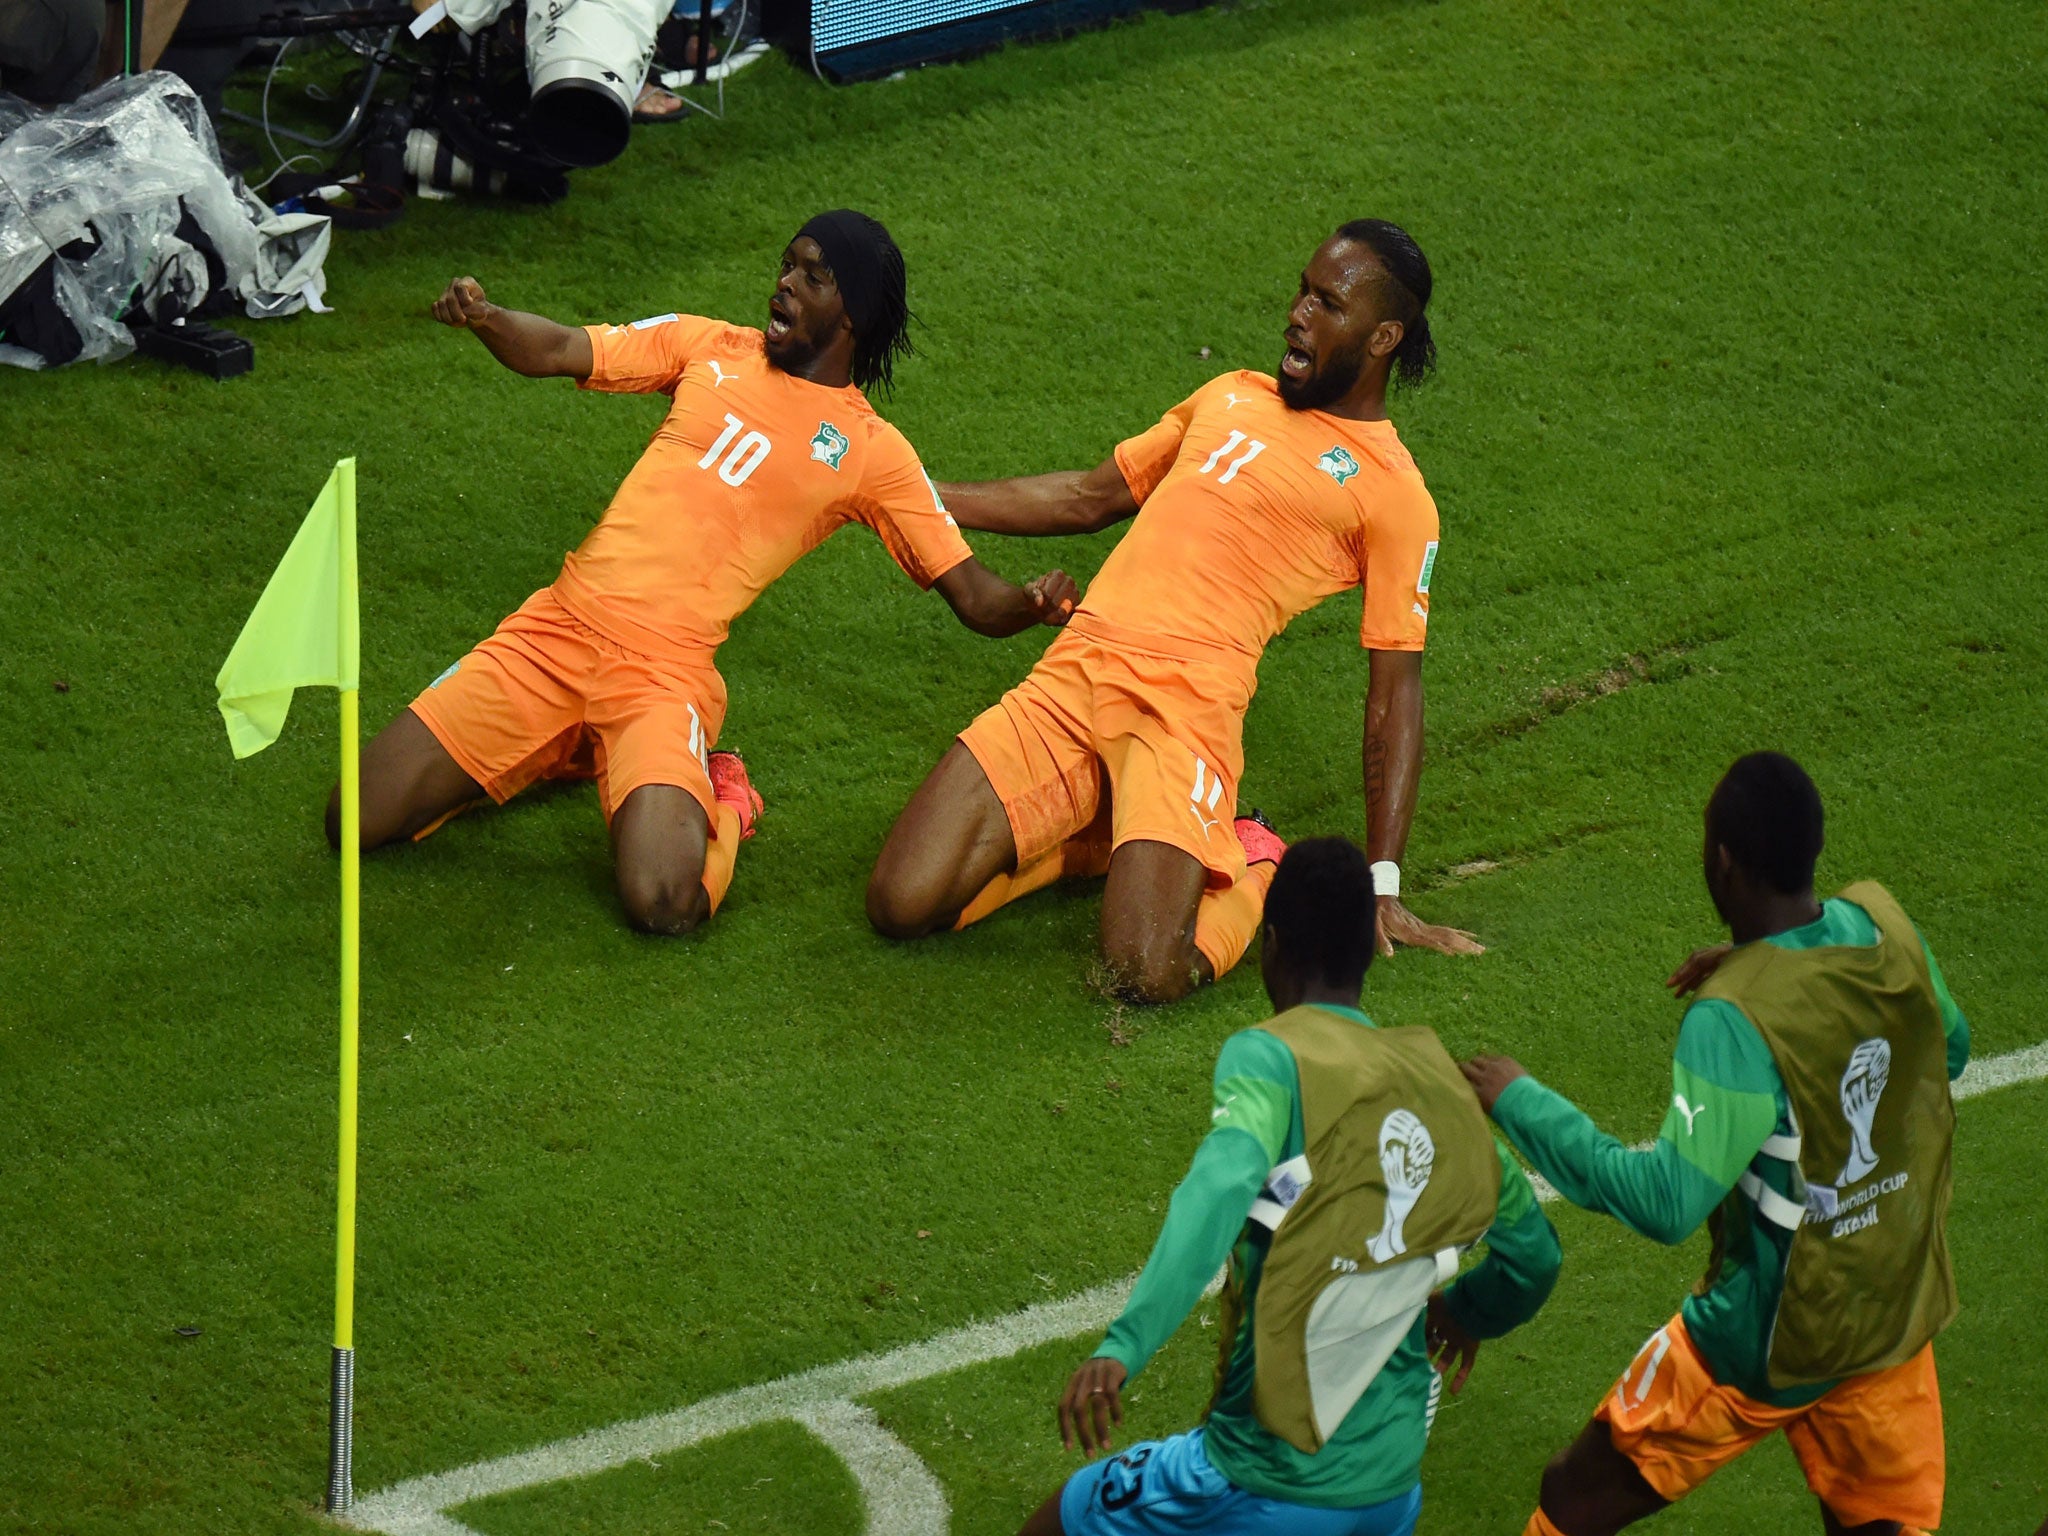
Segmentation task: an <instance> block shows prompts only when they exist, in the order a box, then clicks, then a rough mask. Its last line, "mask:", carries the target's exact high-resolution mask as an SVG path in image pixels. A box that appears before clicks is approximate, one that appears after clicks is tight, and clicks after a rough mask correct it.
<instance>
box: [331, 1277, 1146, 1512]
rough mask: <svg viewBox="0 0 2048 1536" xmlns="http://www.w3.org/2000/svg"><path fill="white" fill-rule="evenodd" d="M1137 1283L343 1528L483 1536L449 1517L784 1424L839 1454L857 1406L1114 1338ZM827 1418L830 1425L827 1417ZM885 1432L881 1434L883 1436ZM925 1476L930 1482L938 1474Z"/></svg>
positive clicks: (598, 1441)
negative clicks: (1101, 1332) (474, 1504)
mask: <svg viewBox="0 0 2048 1536" xmlns="http://www.w3.org/2000/svg"><path fill="white" fill-rule="evenodd" d="M1136 1278H1137V1277H1136V1276H1135V1275H1133V1276H1131V1277H1130V1278H1129V1279H1124V1280H1113V1281H1110V1282H1109V1283H1108V1284H1106V1285H1098V1286H1096V1287H1095V1288H1094V1289H1092V1290H1087V1291H1082V1292H1081V1293H1080V1294H1079V1295H1076V1296H1069V1297H1066V1298H1064V1299H1063V1300H1060V1301H1049V1302H1043V1303H1041V1304H1039V1305H1038V1306H1035V1307H1026V1308H1025V1309H1024V1310H1023V1311H1022V1312H1014V1313H1012V1314H1011V1315H1010V1316H1008V1317H999V1318H995V1319H993V1320H992V1321H989V1322H985V1323H972V1324H969V1325H968V1326H967V1327H965V1328H955V1329H953V1330H952V1331H951V1332H949V1333H942V1334H939V1335H938V1336H937V1337H935V1338H930V1339H922V1340H920V1341H918V1342H917V1343H915V1344H906V1345H904V1346H903V1347H902V1348H900V1349H892V1350H890V1351H889V1352H888V1353H887V1354H881V1355H862V1356H859V1357H858V1358H856V1359H852V1360H842V1361H838V1362H836V1363H834V1364H831V1365H821V1366H815V1367H813V1368H812V1369H810V1370H808V1371H800V1372H798V1373H797V1374H796V1375H794V1376H785V1377H783V1378H782V1379H781V1380H779V1381H769V1382H763V1383H761V1384H759V1385H757V1386H751V1387H741V1388H739V1389H738V1390H736V1391H732V1392H723V1393H720V1394H719V1395H718V1396H716V1397H708V1398H705V1399H703V1400H702V1401H700V1402H696V1403H692V1404H690V1405H689V1406H688V1407H686V1408H677V1409H674V1410H672V1411H670V1412H668V1413H657V1414H650V1415H648V1416H647V1417H646V1418H642V1419H629V1420H627V1421H626V1422H624V1423H620V1424H611V1425H607V1426H606V1427H604V1428H603V1429H593V1430H590V1431H588V1432H586V1433H584V1434H581V1435H576V1436H574V1437H572V1438H570V1439H567V1440H557V1441H555V1442H554V1443H553V1444H550V1445H543V1446H539V1447H536V1448H535V1449H533V1450H530V1451H521V1452H519V1453H518V1454H517V1455H512V1456H500V1457H497V1458H496V1459H494V1460H491V1461H479V1462H474V1463H472V1464H471V1465H469V1466H466V1467H457V1468H456V1469H455V1470H454V1471H452V1472H436V1473H433V1474H431V1475H429V1476H426V1477H415V1478H411V1479H408V1480H407V1481H405V1482H402V1483H399V1484H397V1485H395V1486H393V1487H391V1488H387V1489H385V1490H383V1491H382V1492H379V1493H374V1494H371V1495H370V1496H369V1497H367V1498H365V1499H361V1500H359V1501H357V1503H356V1505H355V1507H354V1508H352V1509H351V1510H349V1512H348V1513H347V1514H346V1515H344V1516H343V1517H342V1522H343V1523H344V1524H346V1525H350V1526H353V1527H355V1528H356V1529H358V1530H363V1531H379V1532H382V1533H383V1536H478V1533H477V1532H475V1531H473V1530H472V1529H471V1528H470V1527H468V1526H466V1525H463V1524H462V1523H461V1522H459V1521H457V1520H455V1519H453V1518H451V1517H450V1516H449V1515H448V1514H447V1513H446V1512H447V1511H448V1510H451V1509H455V1508H458V1507H459V1506H461V1505H464V1504H467V1503H470V1502H471V1501H473V1500H476V1499H485V1498H489V1497H491V1496H492V1495H494V1494H500V1493H511V1492H514V1491H515V1490H518V1489H521V1488H535V1487H539V1486H540V1485H542V1484H544V1483H554V1482H560V1481H561V1480H562V1479H564V1478H570V1477H588V1476H590V1475H591V1474H593V1473H596V1472H608V1471H610V1470H611V1469H612V1468H614V1467H623V1466H625V1465H627V1464H628V1463H629V1462H635V1461H646V1460H649V1459H650V1458H653V1457H656V1456H662V1455H666V1454H667V1453H669V1452H672V1451H679V1450H682V1449H683V1448H684V1447H686V1446H691V1445H696V1444H697V1443H699V1442H700V1441H704V1440H712V1439H716V1438H717V1437H718V1436H720V1435H729V1434H732V1433H733V1432H735V1431H736V1430H742V1429H750V1428H752V1427H754V1426H755V1425H757V1424H771V1423H775V1422H777V1421H780V1420H795V1421H796V1422H798V1423H802V1424H805V1425H806V1427H807V1428H809V1429H810V1430H811V1432H812V1433H813V1434H816V1435H818V1437H819V1438H820V1439H821V1440H825V1441H826V1443H827V1444H832V1443H833V1441H832V1440H831V1439H830V1438H828V1429H827V1428H821V1427H820V1425H821V1424H822V1425H825V1426H828V1427H829V1433H831V1434H833V1435H836V1436H837V1437H838V1438H839V1439H840V1440H842V1441H845V1442H847V1444H848V1446H850V1445H851V1442H852V1440H853V1438H854V1437H853V1434H852V1430H851V1429H850V1428H849V1422H850V1421H849V1420H848V1418H847V1414H849V1413H853V1414H858V1413H861V1412H864V1411H865V1410H862V1409H859V1408H857V1407H856V1406H855V1405H854V1403H853V1401H852V1400H853V1399H854V1398H856V1397H864V1396H867V1395H868V1394H870V1393H874V1392H881V1391H886V1390H887V1389H889V1388H891V1387H899V1386H904V1385H906V1384H908V1383H910V1382H913V1381H924V1380H927V1379H929V1378H931V1377H933V1376H942V1375H945V1374H946V1373H947V1372H949V1371H957V1370H962V1369H964V1368H965V1367H967V1366H971V1365H982V1364H985V1363H987V1362H988V1361H991V1360H1006V1359H1008V1358H1009V1357H1010V1356H1011V1355H1014V1354H1018V1353H1020V1352H1021V1351H1023V1350H1026V1349H1030V1348H1033V1347H1034V1346H1036V1345H1039V1344H1047V1343H1050V1342H1052V1341H1053V1340H1054V1339H1068V1338H1072V1337H1073V1336H1074V1335H1075V1334H1077V1333H1089V1332H1092V1331H1093V1330H1095V1329H1098V1328H1107V1327H1108V1326H1109V1325H1110V1323H1111V1322H1113V1321H1114V1320H1115V1319H1116V1315H1117V1314H1118V1313H1119V1312H1121V1311H1122V1310H1123V1305H1124V1300H1125V1298H1126V1297H1128V1296H1129V1295H1130V1293H1131V1283H1132V1281H1133V1280H1135V1279H1136ZM821 1414H822V1417H815V1416H817V1415H821ZM875 1430H876V1432H877V1433H881V1429H880V1425H879V1424H877V1425H876V1426H875ZM863 1443H864V1444H873V1443H874V1442H872V1441H868V1442H863ZM891 1443H892V1444H894V1445H895V1446H896V1447H897V1450H898V1451H899V1452H900V1455H901V1456H902V1457H905V1458H909V1459H910V1460H912V1461H914V1460H915V1457H914V1456H912V1454H911V1452H910V1450H909V1448H908V1447H906V1446H902V1445H901V1444H900V1442H894V1441H893V1440H892V1442H891ZM834 1449H841V1450H842V1454H844V1451H843V1448H842V1447H841V1446H839V1445H835V1446H834ZM848 1465H849V1467H851V1468H852V1470H853V1475H854V1478H855V1480H856V1481H858V1482H860V1483H861V1485H862V1490H863V1493H864V1494H868V1496H869V1504H870V1511H871V1514H870V1528H871V1529H878V1528H877V1527H875V1526H874V1525H873V1518H872V1508H873V1494H872V1492H871V1491H870V1489H869V1483H870V1477H869V1476H867V1475H864V1468H863V1466H861V1465H859V1464H856V1463H854V1462H852V1461H851V1460H849V1462H848ZM924 1475H925V1476H926V1477H927V1478H929V1477H930V1473H929V1472H926V1473H925V1474H924ZM931 1487H932V1489H933V1490H934V1491H936V1490H937V1488H938V1484H937V1483H936V1482H933V1483H932V1484H931ZM938 1499H939V1503H938V1515H937V1518H938V1521H939V1523H938V1524H937V1525H932V1526H928V1527H927V1528H928V1529H929V1530H931V1531H933V1532H934V1533H938V1536H942V1533H943V1532H944V1531H945V1529H946V1524H945V1496H944V1494H943V1493H941V1494H939V1495H938ZM909 1529H910V1528H906V1531H908V1530H909ZM892 1536H893V1530H892Z"/></svg>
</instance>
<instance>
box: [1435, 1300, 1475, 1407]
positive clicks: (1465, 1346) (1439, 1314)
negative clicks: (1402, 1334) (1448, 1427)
mask: <svg viewBox="0 0 2048 1536" xmlns="http://www.w3.org/2000/svg"><path fill="white" fill-rule="evenodd" d="M1422 1338H1423V1347H1424V1348H1425V1349H1427V1350H1428V1351H1429V1363H1430V1364H1431V1365H1432V1366H1433V1367H1435V1369H1436V1373H1437V1375H1439V1376H1445V1375H1449V1373H1450V1369H1451V1365H1452V1362H1454V1361H1455V1362H1456V1363H1457V1366H1458V1374H1457V1375H1455V1376H1452V1377H1451V1378H1450V1380H1449V1381H1447V1382H1446V1383H1445V1385H1446V1386H1448V1387H1449V1388H1450V1389H1451V1396H1453V1397H1456V1396H1457V1395H1458V1394H1459V1393H1460V1392H1461V1391H1463V1390H1464V1387H1465V1378H1466V1377H1468V1376H1470V1375H1471V1374H1472V1362H1473V1361H1475V1360H1477V1359H1478V1358H1479V1341H1478V1340H1477V1339H1475V1338H1473V1337H1472V1335H1471V1334H1469V1333H1467V1332H1466V1331H1465V1327H1464V1325H1463V1324H1462V1323H1460V1322H1459V1321H1458V1320H1457V1319H1456V1318H1455V1317H1453V1316H1451V1309H1450V1308H1449V1307H1447V1306H1445V1305H1444V1293H1443V1292H1442V1291H1433V1292H1431V1293H1430V1297H1429V1312H1428V1317H1427V1321H1425V1322H1424V1324H1423V1331H1422Z"/></svg>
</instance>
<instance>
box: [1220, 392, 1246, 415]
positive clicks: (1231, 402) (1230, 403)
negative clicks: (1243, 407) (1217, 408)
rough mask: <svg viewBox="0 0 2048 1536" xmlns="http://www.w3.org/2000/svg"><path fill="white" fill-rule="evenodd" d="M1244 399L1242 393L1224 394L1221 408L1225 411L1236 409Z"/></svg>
mask: <svg viewBox="0 0 2048 1536" xmlns="http://www.w3.org/2000/svg"><path fill="white" fill-rule="evenodd" d="M1244 399H1245V397H1244V396H1243V395H1234V394H1233V395H1225V396H1224V397H1223V409H1225V410H1226V411H1233V410H1236V409H1237V407H1238V406H1239V405H1240V404H1242V403H1243V402H1244Z"/></svg>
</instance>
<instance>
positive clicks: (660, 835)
mask: <svg viewBox="0 0 2048 1536" xmlns="http://www.w3.org/2000/svg"><path fill="white" fill-rule="evenodd" d="M709 846H710V822H709V821H708V820H707V819H706V818H705V815H704V810H703V807H702V806H700V805H698V804H697V802H696V800H695V798H693V797H692V796H691V795H690V793H689V792H688V791H687V790H684V789H680V788H678V787H676V786H675V785H673V784H644V785H642V786H641V787H640V788H638V789H636V790H634V791H633V792H632V793H631V794H629V795H627V796H626V798H625V801H624V803H622V804H621V805H620V806H619V809H618V811H617V813H616V814H615V815H614V816H613V817H612V847H613V852H614V855H615V857H616V858H617V860H618V885H619V904H620V905H621V906H622V907H624V908H625V912H626V921H627V922H629V923H631V924H632V925H633V926H634V927H635V928H637V929H639V930H640V931H641V932H642V933H657V934H679V933H688V932H689V931H690V930H691V929H693V928H695V927H696V926H697V925H698V924H699V923H701V922H703V921H704V919H705V918H707V917H709V916H710V915H711V896H710V893H709V892H707V891H706V890H705V889H704V855H705V851H706V850H707V848H708V847H709Z"/></svg>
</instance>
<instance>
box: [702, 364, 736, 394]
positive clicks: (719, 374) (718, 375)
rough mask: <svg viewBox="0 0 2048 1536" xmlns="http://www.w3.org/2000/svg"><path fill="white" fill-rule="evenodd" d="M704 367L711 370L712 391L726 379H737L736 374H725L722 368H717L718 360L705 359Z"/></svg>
mask: <svg viewBox="0 0 2048 1536" xmlns="http://www.w3.org/2000/svg"><path fill="white" fill-rule="evenodd" d="M704 366H705V367H706V368H709V369H710V370H711V387H712V388H713V389H716V388H718V386H719V385H721V384H723V383H724V382H725V381H726V380H727V379H731V378H737V377H738V375H737V374H731V373H727V372H726V371H725V370H724V369H723V368H721V367H719V366H718V360H717V359H716V358H709V357H707V358H705V359H704Z"/></svg>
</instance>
